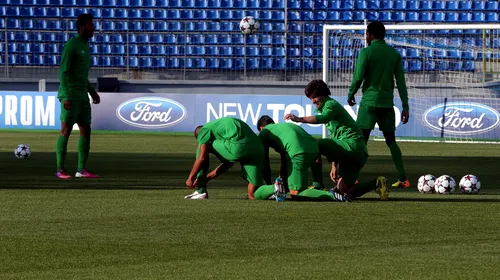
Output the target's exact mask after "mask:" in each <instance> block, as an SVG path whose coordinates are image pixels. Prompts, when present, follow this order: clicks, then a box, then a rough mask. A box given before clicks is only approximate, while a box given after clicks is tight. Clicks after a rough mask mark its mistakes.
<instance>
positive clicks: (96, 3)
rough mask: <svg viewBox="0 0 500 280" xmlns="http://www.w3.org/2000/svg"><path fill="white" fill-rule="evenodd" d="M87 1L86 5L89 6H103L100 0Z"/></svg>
mask: <svg viewBox="0 0 500 280" xmlns="http://www.w3.org/2000/svg"><path fill="white" fill-rule="evenodd" d="M88 2H89V3H88V6H91V7H102V6H103V3H102V0H89V1H88Z"/></svg>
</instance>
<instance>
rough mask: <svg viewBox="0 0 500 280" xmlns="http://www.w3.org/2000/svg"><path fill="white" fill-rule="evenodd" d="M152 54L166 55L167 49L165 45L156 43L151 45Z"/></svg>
mask: <svg viewBox="0 0 500 280" xmlns="http://www.w3.org/2000/svg"><path fill="white" fill-rule="evenodd" d="M151 54H153V55H166V54H167V51H166V48H165V46H163V45H154V46H151Z"/></svg>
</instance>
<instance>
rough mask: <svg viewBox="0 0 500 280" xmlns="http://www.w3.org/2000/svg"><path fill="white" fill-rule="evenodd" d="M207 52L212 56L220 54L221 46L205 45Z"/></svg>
mask: <svg viewBox="0 0 500 280" xmlns="http://www.w3.org/2000/svg"><path fill="white" fill-rule="evenodd" d="M205 54H206V55H211V56H216V55H219V48H217V47H214V46H209V47H205Z"/></svg>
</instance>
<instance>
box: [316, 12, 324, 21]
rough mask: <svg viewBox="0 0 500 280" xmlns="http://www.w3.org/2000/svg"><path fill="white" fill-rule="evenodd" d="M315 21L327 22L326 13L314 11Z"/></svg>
mask: <svg viewBox="0 0 500 280" xmlns="http://www.w3.org/2000/svg"><path fill="white" fill-rule="evenodd" d="M314 20H315V21H324V20H326V12H325V11H314Z"/></svg>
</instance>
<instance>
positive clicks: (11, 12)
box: [5, 7, 19, 17]
mask: <svg viewBox="0 0 500 280" xmlns="http://www.w3.org/2000/svg"><path fill="white" fill-rule="evenodd" d="M5 15H6V16H8V17H18V16H19V7H7V8H6V9H5Z"/></svg>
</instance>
